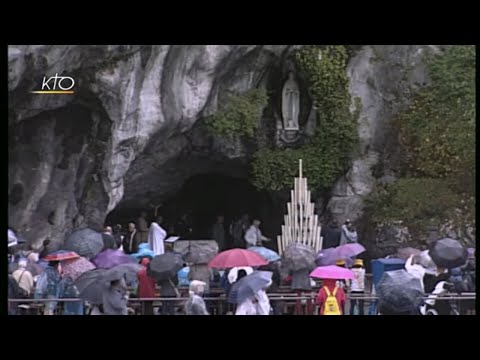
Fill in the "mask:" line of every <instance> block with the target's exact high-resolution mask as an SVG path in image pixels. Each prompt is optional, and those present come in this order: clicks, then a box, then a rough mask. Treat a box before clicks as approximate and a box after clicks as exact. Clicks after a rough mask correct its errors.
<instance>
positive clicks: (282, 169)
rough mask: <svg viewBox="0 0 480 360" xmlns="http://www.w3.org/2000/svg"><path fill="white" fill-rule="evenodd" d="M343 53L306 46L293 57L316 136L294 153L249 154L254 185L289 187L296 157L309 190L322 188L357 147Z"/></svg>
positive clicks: (340, 48)
mask: <svg viewBox="0 0 480 360" xmlns="http://www.w3.org/2000/svg"><path fill="white" fill-rule="evenodd" d="M347 58H348V54H347V51H346V49H345V47H344V46H338V45H335V46H325V47H323V46H308V47H304V48H302V49H300V50H298V51H297V52H296V53H295V54H294V59H295V62H296V65H297V67H298V69H299V70H300V71H301V72H302V73H303V75H304V76H305V78H306V80H307V81H308V84H309V90H310V94H311V96H312V99H313V102H314V105H315V106H316V108H317V109H318V117H317V127H316V133H315V135H314V136H313V137H312V139H310V140H309V142H308V143H307V144H305V145H303V146H302V147H301V148H298V149H260V150H259V152H257V153H256V154H255V155H254V159H253V175H254V184H255V186H257V187H258V188H260V189H269V190H281V189H285V188H288V187H291V186H292V182H293V177H295V176H296V175H297V169H298V159H300V158H301V159H303V164H304V174H305V176H306V177H308V181H309V185H310V186H311V187H312V188H318V187H320V188H327V187H329V186H331V185H332V184H333V183H334V181H335V180H336V179H337V178H338V177H339V176H340V175H342V174H343V173H344V172H345V171H346V169H347V168H348V165H349V155H350V153H351V150H352V149H353V148H354V146H355V145H356V143H357V140H358V135H357V121H356V120H357V117H358V111H359V106H360V105H361V104H360V102H359V101H358V100H360V99H358V100H357V99H356V101H355V104H356V105H357V113H356V114H352V113H350V110H349V107H350V104H351V100H352V99H351V97H350V93H349V91H348V84H349V79H348V76H347V73H346V66H347Z"/></svg>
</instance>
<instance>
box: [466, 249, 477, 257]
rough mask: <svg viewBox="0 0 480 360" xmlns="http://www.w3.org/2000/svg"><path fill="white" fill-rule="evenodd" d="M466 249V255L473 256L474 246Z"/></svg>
mask: <svg viewBox="0 0 480 360" xmlns="http://www.w3.org/2000/svg"><path fill="white" fill-rule="evenodd" d="M467 251H468V257H469V258H474V257H475V256H474V254H475V248H467Z"/></svg>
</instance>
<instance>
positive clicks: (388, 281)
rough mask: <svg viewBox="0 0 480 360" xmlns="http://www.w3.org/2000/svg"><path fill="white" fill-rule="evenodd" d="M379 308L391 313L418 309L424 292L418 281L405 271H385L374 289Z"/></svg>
mask: <svg viewBox="0 0 480 360" xmlns="http://www.w3.org/2000/svg"><path fill="white" fill-rule="evenodd" d="M375 290H376V292H377V295H378V305H379V307H380V308H382V309H384V311H385V310H388V311H389V312H392V313H397V312H408V311H413V310H415V309H418V307H419V306H420V305H421V304H422V302H423V296H424V292H423V289H422V284H421V282H420V280H419V279H418V278H416V277H414V276H412V275H410V274H409V273H408V272H406V271H405V270H403V269H402V270H394V271H387V272H385V273H384V274H383V276H382V278H381V279H380V281H379V282H378V285H377V286H376V287H375Z"/></svg>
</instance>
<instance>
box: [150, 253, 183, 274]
mask: <svg viewBox="0 0 480 360" xmlns="http://www.w3.org/2000/svg"><path fill="white" fill-rule="evenodd" d="M182 267H183V259H182V257H181V256H180V255H179V254H178V253H171V252H168V253H165V254H162V255H157V256H155V257H154V258H153V259H152V261H150V263H149V264H148V267H147V273H148V276H150V277H152V278H154V279H156V280H168V279H170V278H172V277H174V276H176V275H177V271H178V270H180V269H181V268H182Z"/></svg>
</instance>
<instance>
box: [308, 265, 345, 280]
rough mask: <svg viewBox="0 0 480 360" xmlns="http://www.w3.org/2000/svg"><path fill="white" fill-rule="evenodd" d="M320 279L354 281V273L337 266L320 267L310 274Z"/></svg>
mask: <svg viewBox="0 0 480 360" xmlns="http://www.w3.org/2000/svg"><path fill="white" fill-rule="evenodd" d="M310 276H311V277H315V278H319V279H353V278H354V276H353V271H352V270H349V269H345V268H343V267H340V266H336V265H328V266H320V267H317V268H316V269H315V270H313V271H312V272H311V273H310Z"/></svg>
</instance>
